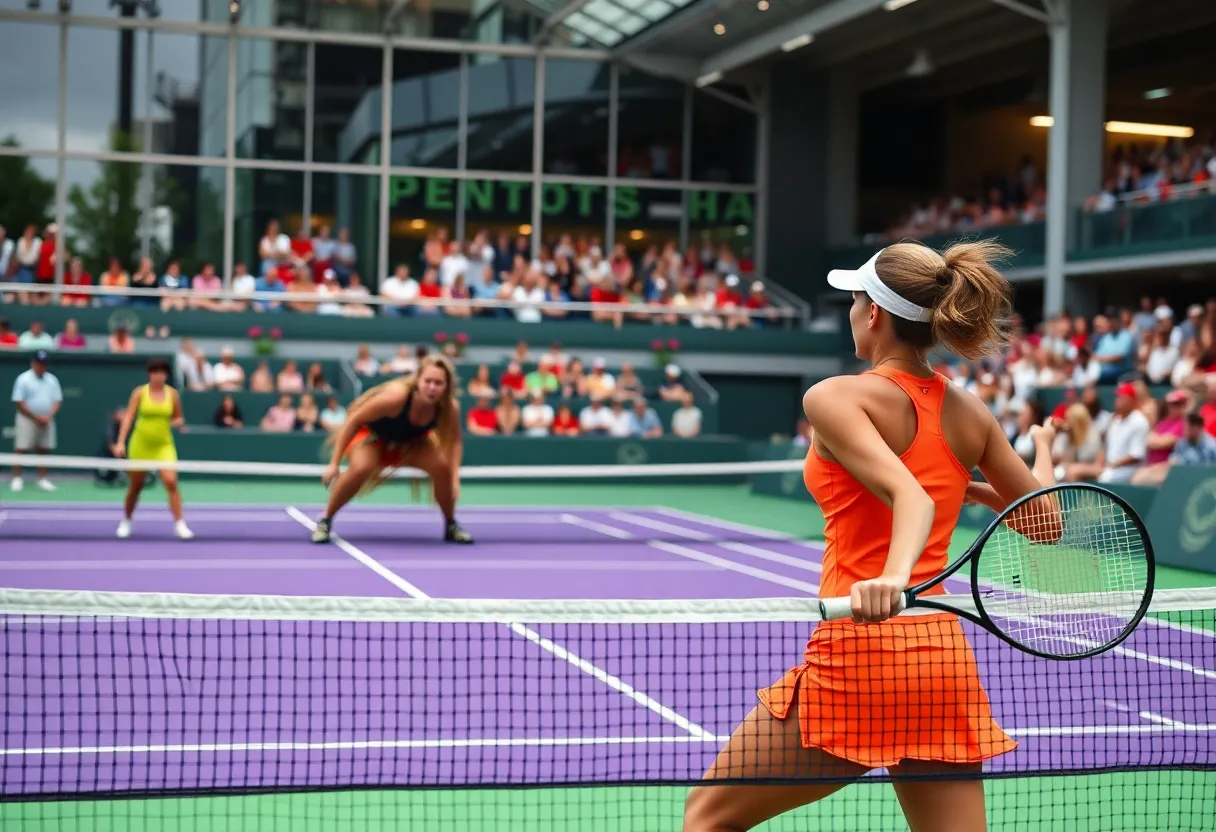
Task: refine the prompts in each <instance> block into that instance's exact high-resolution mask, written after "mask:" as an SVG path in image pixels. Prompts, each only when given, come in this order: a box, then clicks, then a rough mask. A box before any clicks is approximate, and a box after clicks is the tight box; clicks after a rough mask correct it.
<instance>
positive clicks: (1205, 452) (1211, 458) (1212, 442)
mask: <svg viewBox="0 0 1216 832" xmlns="http://www.w3.org/2000/svg"><path fill="white" fill-rule="evenodd" d="M1170 463H1171V464H1172V465H1216V437H1213V436H1212V435H1211V434H1210V433H1208V432H1207V431H1205V430H1204V427H1203V417H1202V416H1200V415H1199V414H1198V413H1190V414H1187V417H1186V431H1185V432H1184V433H1183V434H1182V438H1181V439H1179V440H1178V444H1176V445H1175V446H1174V452H1173V453H1172V454H1170Z"/></svg>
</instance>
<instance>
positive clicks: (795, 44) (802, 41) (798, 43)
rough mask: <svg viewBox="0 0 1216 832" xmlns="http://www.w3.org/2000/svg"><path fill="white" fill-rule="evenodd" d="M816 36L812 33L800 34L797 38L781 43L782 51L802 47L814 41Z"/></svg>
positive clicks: (790, 50) (791, 50)
mask: <svg viewBox="0 0 1216 832" xmlns="http://www.w3.org/2000/svg"><path fill="white" fill-rule="evenodd" d="M814 39H815V36H814V35H812V34H805V35H799V36H798V37H796V38H790V39H789V40H787V41H786V42H785V43H783V44H781V51H782V52H793V51H794V50H795V49H801V48H802V47H804V46H806V45H807V44H808V43H810V42H811V41H813V40H814Z"/></svg>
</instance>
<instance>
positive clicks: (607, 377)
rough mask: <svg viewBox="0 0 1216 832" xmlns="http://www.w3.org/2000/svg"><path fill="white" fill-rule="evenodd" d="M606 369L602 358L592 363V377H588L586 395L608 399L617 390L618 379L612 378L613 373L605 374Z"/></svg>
mask: <svg viewBox="0 0 1216 832" xmlns="http://www.w3.org/2000/svg"><path fill="white" fill-rule="evenodd" d="M604 367H605V362H604V359H602V358H597V359H595V361H593V362H592V363H591V375H589V376H587V383H586V390H587V392H586V393H585V394H584V395H587V396H592V397H596V396H598V397H599V398H601V399H606V398H608V397H610V396H611V395H612V394H613V392H614V391H615V390H616V379H615V378H613V377H612V373H609V372H605V370H604Z"/></svg>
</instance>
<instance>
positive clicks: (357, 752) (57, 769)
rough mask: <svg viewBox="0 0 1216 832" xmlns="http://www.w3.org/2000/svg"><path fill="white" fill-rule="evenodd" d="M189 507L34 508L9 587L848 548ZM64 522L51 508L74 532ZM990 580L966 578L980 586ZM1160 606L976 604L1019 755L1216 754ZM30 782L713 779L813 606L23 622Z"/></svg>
mask: <svg viewBox="0 0 1216 832" xmlns="http://www.w3.org/2000/svg"><path fill="white" fill-rule="evenodd" d="M314 514H315V507H301V508H300V509H299V510H298V511H297V510H293V509H288V510H284V509H281V508H274V507H266V506H244V507H239V506H232V507H223V506H198V507H192V508H190V509H189V510H188V514H187V520H188V521H189V522H190V524H191V526H192V528H193V529H194V531H195V533H196V535H197V539H195V540H193V541H189V542H180V541H177V540H175V539H174V538H173V536H172V533H171V524H170V521H169V518H168V515H167V513H166V512H165V510H164V509H163V508H149V509H146V510H141V513H140V514H138V515H137V522H136V525H135V531H134V535H133V537H132V538H131V539H130V540H127V541H118V540H115V539H113V531H114V527H115V525H116V522H117V520H118V513H117V511H116V510H114V509H112V508H110V507H107V506H96V505H79V504H77V505H66V504H58V505H56V504H25V505H21V506H14V505H10V506H8V507H6V508H5V510H4V512H3V513H2V516H0V573H2V574H0V585H3V586H5V587H9V588H31V589H33V588H36V589H55V590H115V591H126V592H184V593H201V594H224V595H276V596H361V597H376V596H383V597H402V596H413V597H418V598H426V597H430V598H499V599H589V600H592V599H716V598H735V599H738V598H755V599H763V598H767V597H790V596H803V595H806V596H814V595H816V594H817V592H818V583H819V577H820V572H821V565H820V564H821V559H822V548H821V547H820V546H819V545H817V544H815V543H811V542H806V541H800V540H793V539H789V538H787V537H785V536H783V535H780V534H777V533H774V532H767V531H765V530H763V529H759V528H753V527H750V526H741V525H738V524H732V523H727V522H724V521H719V520H716V519H714V518H710V517H703V516H700V515H694V514H689V513H685V512H677V511H673V510H667V509H642V508H621V509H608V508H605V509H589V508H569V509H561V508H527V509H520V508H471V509H467V510H465V511H464V512H463V520H464V522H465V524H466V526H467V528H468V529H469V530H470V531H471V532H472V533H473V534H474V536H475V537H476V538H477V540H478V543H477V545H474V546H468V547H453V546H447V545H445V544H443V543H442V542H441V541H440V534H441V528H440V522H439V518H438V517H437V515H436V514H435V513H434V512H433V511H430V510H426V509H413V508H411V509H389V508H383V507H352V508H351V509H350V510H348V511H347V512H345V513H343V514H342V515H341V516H340V517H339V518H338V521H337V522H336V524H335V532H336V533H337V534H339V535H341V536H342V538H343V540H344V541H345V542H344V543H343V545H324V546H316V545H312V544H310V543H309V542H308V540H307V535H308V530H307V528H305V523H306V522H307V518H308V517H311V516H314ZM48 529H50V530H52V531H50V532H49V533H48V531H47V530H48ZM965 589H966V587H965V584H960V585H958V586H955V587H954V591H965ZM1182 620H1185V619H1184V618H1175V619H1174V620H1173V621H1171V622H1166V621H1159V620H1150V621H1146V622H1145V623H1144V624H1142V625H1141V626H1140V628H1139V629H1138V630H1137V631H1136V633H1134V634H1133V636H1132V637H1131V638H1130V639H1129V640H1128V641H1127V642H1125V643H1124V645H1123V646H1122V647H1121V648H1119V649H1117V650H1116V651H1113V652H1111V653H1107V654H1105V655H1103V656H1101V657H1098V658H1094V659H1088V660H1082V661H1074V662H1048V661H1045V660H1039V659H1034V658H1031V657H1029V656H1026V655H1023V654H1021V653H1019V652H1018V651H1015V650H1013V649H1012V648H1008V647H1005V646H1003V645H1002V644H1000V643H999V642H997V640H996V639H995V638H993V637H991V636H989V635H987V634H985V633H983V632H982V631H979V630H977V629H975V628H970V627H968V635H969V637H970V638H971V641H972V644H973V645H974V647H975V652H976V655H977V657H978V659H979V661H980V663H981V667H982V670H983V675H984V681H985V684H986V686H987V689H988V693H989V696H990V698H991V701H992V707H993V710H994V712H995V715H996V717H997V719H998V721H999V722H1000V723H1001V725H1002V726H1003V727H1004V728H1005V729H1006V730H1007V731H1008V732H1009V733H1011V734H1012V735H1013V736H1014V737H1015V739H1017V740H1018V742H1019V747H1018V749H1017V750H1016V751H1014V752H1011V753H1009V754H1007V755H1004V756H1003V757H1000V758H998V759H997V760H995V761H992V762H991V763H990V764H989V767H990V768H991V769H992V770H994V771H1042V770H1045V769H1061V768H1063V769H1074V770H1075V769H1093V768H1104V767H1109V766H1122V765H1133V766H1135V765H1175V766H1185V765H1187V764H1188V763H1190V764H1194V763H1196V762H1199V761H1206V762H1208V763H1210V761H1211V756H1212V753H1213V752H1212V748H1213V742H1214V740H1216V724H1214V723H1216V715H1214V714H1213V709H1214V706H1213V704H1212V703H1216V636H1214V635H1213V634H1212V633H1211V632H1210V631H1208V630H1202V629H1197V628H1193V627H1188V626H1185V625H1181V624H1178V623H1175V622H1178V621H1182ZM2 623H3V627H4V635H3V638H4V646H5V656H6V664H7V666H6V667H5V669H4V671H3V674H4V690H3V692H0V721H2V722H3V728H2V729H0V732H2V735H3V750H2V752H0V753H2V756H0V780H2V782H3V792H4V793H9V794H13V793H30V792H39V793H49V792H60V791H62V792H72V791H93V790H111V789H163V788H180V787H185V788H208V787H241V786H251V785H257V786H270V785H276V786H282V787H287V786H303V785H341V784H354V783H372V782H376V783H385V782H388V783H395V784H400V785H432V784H458V783H467V782H478V783H503V784H514V783H524V782H530V781H542V782H548V783H558V782H565V783H569V782H588V781H596V782H605V781H607V782H613V781H634V782H636V781H651V780H655V781H657V780H664V781H676V780H689V779H695V778H696V777H698V776H699V775H700V773H701V772H702V771H703V770H704V768H705V767H706V765H707V764H708V763H709V762H710V761H711V760H712V758H713V755H714V753H715V752H716V750H717V749H718V748H719V747H720V745H721V743H722V742H723V740H724V738H725V737H726V736H727V735H729V733H730V732H731V730H732V728H733V726H734V725H735V724H736V723H737V722H738V721H739V720H740V719H741V718H742V717H743V716H744V715H745V714H746V713H747V711H748V710H749V709H750V708H751V707H752V706H753V705H754V704H755V692H754V691H755V689H756V688H757V687H759V686H763V685H765V684H768V683H769V682H770V681H772V680H773V679H775V678H776V677H777V676H779V675H780V674H781V673H782V672H783V671H784V670H785V669H786V668H787V667H790V666H792V665H794V664H795V663H797V662H798V661H799V660H800V657H801V652H802V648H803V645H804V643H805V641H806V638H807V636H808V635H809V629H810V625H805V624H795V623H789V622H784V623H782V622H768V623H748V624H744V623H737V624H714V625H709V624H706V625H676V624H663V625H657V624H651V625H602V624H596V625H589V624H582V625H542V624H537V625H534V626H531V627H525V626H522V625H512V626H507V625H497V624H468V623H465V624H459V623H450V624H418V623H414V624H377V623H350V622H346V623H335V622H327V623H322V622H264V621H263V622H249V621H183V620H175V621H167V620H158V621H131V620H78V619H63V620H46V619H37V618H31V619H21V618H16V617H13V618H9V619H6V620H3V622H2Z"/></svg>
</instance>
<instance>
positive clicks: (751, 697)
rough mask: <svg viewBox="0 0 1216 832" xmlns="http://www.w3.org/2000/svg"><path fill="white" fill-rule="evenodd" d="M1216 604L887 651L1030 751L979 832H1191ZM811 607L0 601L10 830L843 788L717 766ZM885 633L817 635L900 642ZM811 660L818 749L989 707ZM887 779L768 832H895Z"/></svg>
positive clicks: (1213, 791) (210, 599) (996, 782)
mask: <svg viewBox="0 0 1216 832" xmlns="http://www.w3.org/2000/svg"><path fill="white" fill-rule="evenodd" d="M1214 610H1216V590H1209V589H1202V590H1163V591H1160V592H1158V593H1157V595H1156V597H1155V600H1154V606H1153V610H1152V613H1151V614H1150V615H1149V616H1148V617H1147V618H1146V620H1145V621H1144V622H1143V623H1142V624H1141V625H1140V626H1139V628H1138V629H1137V630H1136V631H1135V632H1134V633H1133V635H1132V636H1131V638H1130V639H1129V640H1128V641H1127V642H1125V643H1124V644H1123V645H1121V646H1120V647H1119V648H1117V649H1115V650H1114V651H1112V652H1110V653H1107V654H1104V655H1102V656H1099V657H1096V658H1092V659H1087V660H1081V661H1072V662H1049V661H1046V660H1041V659H1035V658H1032V657H1030V656H1027V655H1024V654H1021V653H1019V652H1017V651H1015V650H1013V649H1012V648H1009V647H1006V646H1004V645H1003V643H1001V642H999V641H998V640H997V639H995V638H994V637H993V636H990V635H988V634H986V633H984V632H983V631H981V630H978V629H977V628H973V627H971V626H970V625H966V624H964V625H963V630H964V632H965V634H966V638H967V640H968V641H969V642H970V645H971V647H970V648H966V647H965V646H963V645H962V644H961V643H960V642H951V640H950V639H949V638H946V639H944V640H943V639H942V638H941V636H942V635H943V634H947V635H948V634H949V632H950V628H951V627H952V626H953V624H952V623H951V622H952V621H953V619H952V618H947V619H946V620H943V619H942V618H941V617H925V618H907V619H903V621H902V623H901V624H900V625H898V626H902V627H905V629H904V630H903V633H904V636H903V638H904V639H905V641H904V642H902V646H903V649H905V650H912V651H915V650H921V649H928V648H927V641H923V642H917V641H916V640H917V639H918V638H921V637H923V636H933V639H935V640H937V641H938V642H940V643H947V644H951V643H952V644H954V647H955V649H954V650H950V649H943V650H942V651H941V654H940V655H939V656H937V657H936V658H935V659H933V661H935V662H937V663H938V669H939V670H940V672H938V673H935V674H934V676H935V677H936V678H938V679H950V678H952V674H954V672H955V670H956V669H957V666H962V665H963V664H964V663H965V662H967V661H969V658H968V657H969V656H970V655H972V653H971V651H973V655H974V658H975V661H976V663H977V664H978V668H979V674H980V677H981V679H982V681H983V684H984V686H985V687H986V690H987V694H986V698H987V700H988V701H989V703H990V707H991V710H992V713H993V715H994V717H995V719H996V721H997V722H998V723H999V724H1000V726H1001V727H1002V728H1003V729H1004V730H1005V731H1006V732H1007V733H1008V735H1009V736H1011V737H1012V739H1013V740H1015V741H1016V742H1017V744H1018V745H1017V747H1016V748H1015V749H1012V750H1008V751H1007V753H1003V754H999V755H997V756H995V757H994V758H993V759H991V760H989V761H988V762H987V763H985V764H984V767H983V776H984V778H985V779H986V780H987V782H986V783H985V786H986V790H987V805H988V814H989V819H990V826H991V828H992V829H994V830H1001V832H1013V830H1036V832H1037V830H1044V832H1046V830H1059V829H1070V830H1089V831H1090V832H1100V831H1101V832H1110V830H1133V829H1134V830H1155V829H1160V830H1165V829H1170V830H1199V829H1212V828H1213V827H1212V819H1213V818H1216V744H1214V743H1213V738H1214V736H1216V713H1214V710H1216V612H1214ZM816 616H817V613H816V605H815V604H814V603H813V602H812V601H811V600H810V599H808V598H806V597H800V598H761V599H747V598H743V599H740V598H734V599H729V598H727V599H708V600H651V601H643V600H631V601H623V600H598V601H597V600H588V601H532V600H516V601H510V600H507V601H494V600H464V601H458V600H440V599H432V598H427V597H425V596H424V595H423V594H422V593H419V594H418V595H417V596H416V597H414V598H398V597H316V596H295V597H290V596H271V595H201V594H183V593H148V592H143V593H140V592H107V591H99V590H95V591H69V590H41V589H34V590H21V589H3V590H0V627H2V629H3V633H2V637H3V641H4V648H3V650H4V656H3V662H2V665H3V671H2V672H3V692H2V693H0V703H2V704H0V725H2V726H3V727H2V728H0V733H2V737H3V742H2V750H0V775H2V776H0V781H2V782H3V787H2V792H3V795H2V797H3V803H2V804H0V827H3V828H5V829H22V830H68V831H69V832H79V830H86V829H87V830H98V829H123V830H149V831H150V830H154V829H156V830H161V829H188V830H197V831H201V830H216V831H217V832H218V830H231V829H241V830H292V832H296V831H297V830H317V831H318V832H319V831H320V830H332V829H376V830H380V829H383V830H388V829H428V830H452V831H453V832H455V830H469V829H495V830H529V832H537V831H538V830H539V831H540V832H550V830H576V829H577V830H657V829H673V830H674V829H679V828H680V825H681V818H682V814H683V810H684V801H685V798H686V796H687V794H688V792H689V788H690V787H691V786H692V785H693V784H695V783H696V782H697V781H698V780H699V779H700V778H701V777H702V775H703V773H704V772H705V771H706V769H707V768H708V767H709V766H710V765H711V764H712V763H713V762H714V760H715V756H716V755H718V754H719V753H720V752H721V753H723V754H725V757H726V761H727V763H728V764H729V765H728V768H727V769H726V770H724V773H723V774H722V776H723V778H724V779H726V780H729V781H731V782H742V783H745V784H748V785H752V786H756V785H760V784H777V783H781V784H785V785H788V784H789V783H790V782H798V783H806V782H810V781H816V782H820V783H827V782H831V783H842V782H844V781H845V780H847V779H849V778H851V777H852V776H853V775H854V774H855V773H854V772H852V771H843V770H838V769H833V768H831V767H816V766H814V765H811V766H807V765H805V764H804V763H803V762H800V761H802V760H803V758H802V757H801V756H792V757H791V755H786V758H789V759H793V760H794V762H792V763H791V762H787V761H783V760H782V759H774V755H773V754H772V753H766V752H765V750H764V748H762V747H761V746H760V745H759V744H755V743H752V744H749V743H743V744H741V745H739V746H736V747H732V748H731V749H730V750H729V752H724V751H723V749H724V748H726V746H725V743H726V740H727V737H728V736H729V735H730V734H731V732H732V731H733V730H734V728H735V726H736V725H737V724H738V723H739V722H740V720H742V719H743V718H744V717H745V716H746V715H747V713H748V711H749V710H750V709H751V708H752V707H753V706H754V705H755V703H756V690H757V689H758V688H762V687H766V686H769V685H771V684H773V683H774V682H775V681H776V680H778V679H779V678H781V677H782V674H783V673H784V672H785V671H786V670H787V669H789V668H790V667H791V666H794V665H796V664H797V663H798V662H799V661H800V660H801V651H802V650H803V647H804V645H805V644H806V642H807V637H808V634H809V633H810V632H811V631H812V629H813V628H814V627H815V626H816ZM822 626H825V627H836V626H838V625H836V624H833V625H822ZM844 626H845V627H849V626H851V625H844ZM891 626H895V625H883V626H882V627H878V628H874V627H871V628H864V629H863V630H853V631H850V632H852V633H853V635H852V636H843V635H841V633H842V632H843V631H835V632H836V635H835V636H831V637H852V638H861V639H865V640H869V641H871V642H872V643H871V644H870V645H869V646H870V647H871V648H872V649H890V647H891V638H892V635H891V632H892V631H891V629H890V627H891ZM810 656H811V658H812V659H815V656H816V654H815V652H814V651H812V652H811V654H810ZM904 661H905V658H904V654H903V653H898V652H896V653H891V654H889V655H888V656H887V660H886V666H885V668H884V674H889V673H894V675H895V677H896V678H899V676H900V668H903V667H908V666H910V664H909V665H905V664H903V662H904ZM819 672H820V673H821V674H822V676H821V678H822V679H823V680H825V681H826V682H827V683H828V685H829V686H830V687H832V688H834V689H835V690H836V692H837V694H839V695H841V696H842V697H843V698H841V699H839V700H838V701H841V702H845V703H854V704H853V705H846V707H853V708H854V710H852V711H850V712H848V713H846V714H844V717H845V718H844V719H843V721H842V720H841V719H840V718H838V716H837V715H833V714H823V715H822V716H823V717H824V719H828V718H831V721H832V724H834V725H837V726H841V725H843V726H845V727H844V728H838V729H837V730H838V731H842V732H843V733H842V734H841V735H840V736H838V737H836V740H835V741H836V742H837V744H838V745H839V746H840V747H843V748H845V749H850V748H851V749H852V750H853V751H857V750H858V749H861V750H864V749H865V748H868V747H871V746H872V745H873V744H874V742H875V739H874V737H876V736H878V735H882V736H884V737H886V739H884V740H883V742H888V741H904V740H901V739H899V738H900V737H904V738H905V739H906V737H907V736H912V735H915V734H919V735H921V737H922V740H923V741H925V742H929V743H930V744H932V743H934V742H938V741H940V742H941V743H942V746H943V747H945V746H949V745H950V741H949V740H948V739H946V738H944V737H935V736H933V735H932V734H930V735H928V736H924V735H925V732H924V731H923V730H922V729H923V726H918V725H916V724H914V723H915V720H917V719H927V720H929V722H930V723H935V721H936V720H939V719H940V718H942V716H941V714H942V713H945V712H947V711H950V702H951V701H956V702H957V701H958V700H959V697H962V698H963V700H964V701H963V702H962V704H963V705H965V707H966V709H967V710H969V711H975V710H977V709H982V707H983V701H982V698H981V695H980V694H979V693H978V691H975V690H971V691H970V692H963V688H961V687H958V688H950V687H949V686H945V687H943V686H941V685H939V684H937V683H932V684H930V680H929V679H928V677H925V676H923V675H922V676H921V677H920V679H921V681H920V682H916V681H915V680H912V677H911V676H909V677H908V678H907V679H904V681H903V684H906V685H910V686H911V687H910V688H908V692H909V693H910V694H915V695H914V696H911V695H910V696H906V697H900V699H901V701H902V700H910V699H916V700H918V701H920V702H921V703H922V704H925V703H927V705H926V707H927V708H928V710H926V709H925V708H924V707H922V708H921V709H920V710H919V711H918V712H916V713H911V712H908V711H907V710H906V708H905V707H904V706H902V705H900V704H899V703H898V702H897V701H896V700H895V698H894V697H893V698H892V699H891V701H889V702H887V703H886V705H887V706H886V707H884V702H883V699H882V697H883V696H886V695H890V690H891V688H890V684H889V682H890V678H889V677H885V678H879V677H877V676H874V675H873V674H871V673H869V672H868V668H866V667H861V666H859V667H857V668H855V669H854V670H852V671H850V672H849V673H846V674H844V675H840V676H836V677H833V676H831V673H832V672H833V671H831V669H830V668H826V667H821V668H820V670H819ZM805 678H809V677H805ZM803 684H804V685H807V684H808V683H807V682H806V681H805V680H804V682H803ZM918 684H924V685H928V687H925V688H924V689H915V690H914V689H913V688H915V687H916V685H918ZM884 691H886V692H887V693H884ZM779 699H780V696H779V695H778V694H774V701H777V700H779ZM935 709H937V711H940V713H936V712H935ZM850 732H857V733H856V735H853V734H852V733H850ZM867 738H869V739H867ZM992 743H993V745H992V746H991V747H976V748H971V749H969V750H968V751H969V753H972V754H975V753H981V754H987V753H992V752H994V751H996V750H998V749H997V747H996V746H997V744H998V743H997V740H996V739H995V738H994V739H992ZM879 744H880V745H881V743H879ZM956 750H957V749H956ZM887 775H888V772H885V771H883V770H879V771H878V772H877V773H876V774H872V775H869V776H865V777H861V778H860V780H859V781H858V782H856V783H852V784H851V785H848V786H846V787H844V788H843V789H842V790H841V791H840V792H838V793H837V794H835V795H833V796H831V797H829V798H827V799H826V800H824V801H822V802H820V803H817V804H815V805H813V806H809V807H806V808H804V809H801V810H798V811H796V812H794V813H792V814H790V815H787V816H783V817H782V818H780V819H778V820H775V821H773V822H772V823H771V824H769V825H766V826H764V827H763V828H764V829H770V830H772V829H779V830H817V831H818V830H897V829H905V828H907V827H906V825H905V822H904V820H903V816H902V813H901V812H900V808H899V805H898V803H897V801H896V798H895V791H894V789H893V788H892V786H891V785H890V784H889V779H888V776H887ZM905 776H906V777H907V778H909V779H911V780H917V779H920V778H928V779H934V778H940V777H942V776H943V772H941V771H939V770H933V769H932V768H918V769H916V770H910V771H907V772H905ZM954 776H958V773H957V772H954Z"/></svg>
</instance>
